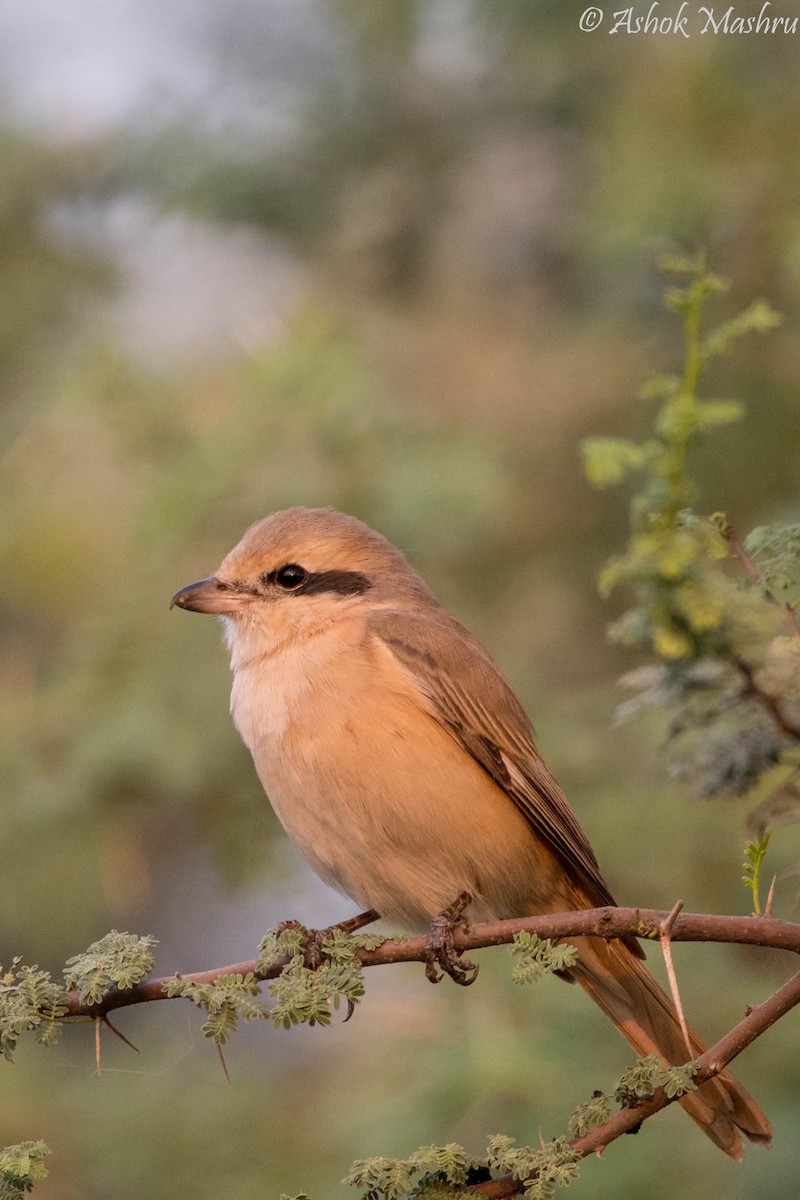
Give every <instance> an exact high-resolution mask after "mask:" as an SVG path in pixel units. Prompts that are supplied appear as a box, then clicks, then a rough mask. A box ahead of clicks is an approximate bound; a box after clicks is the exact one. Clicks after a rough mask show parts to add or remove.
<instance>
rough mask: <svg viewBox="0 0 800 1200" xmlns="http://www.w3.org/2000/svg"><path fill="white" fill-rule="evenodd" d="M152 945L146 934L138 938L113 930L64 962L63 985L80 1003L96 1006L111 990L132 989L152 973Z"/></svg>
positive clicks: (152, 941)
mask: <svg viewBox="0 0 800 1200" xmlns="http://www.w3.org/2000/svg"><path fill="white" fill-rule="evenodd" d="M155 945H157V942H156V939H155V938H153V937H150V935H149V934H146V935H145V936H144V937H139V936H138V935H137V934H135V933H117V931H116V929H112V930H111V932H110V933H107V934H106V935H105V937H102V938H100V940H99V941H97V942H92V944H91V946H90V947H89V948H88V950H85V951H84V952H83V954H76V955H75V956H74V957H73V958H68V959H67V968H66V970H65V972H64V983H65V984H66V986H67V987H68V988H70V989H72V988H74V989H75V990H76V991H77V993H78V999H79V1000H80V1001H81V1003H82V1004H99V1003H100V1001H101V1000H102V999H103V997H104V996H105V994H106V993H107V992H109V991H110V990H111V989H112V988H118V989H120V990H127V989H128V988H132V987H134V986H135V985H136V984H137V983H139V982H140V981H141V980H142V979H144V977H145V975H147V974H148V973H149V972H150V971H152V969H153V963H154V961H155V959H154V958H153V955H152V953H151V949H150V948H151V946H155Z"/></svg>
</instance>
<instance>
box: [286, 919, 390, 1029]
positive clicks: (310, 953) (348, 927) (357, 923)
mask: <svg viewBox="0 0 800 1200" xmlns="http://www.w3.org/2000/svg"><path fill="white" fill-rule="evenodd" d="M379 920H380V913H378V912H376V911H375V909H374V908H371V909H369V910H368V911H367V912H362V913H359V914H358V916H355V917H350V918H349V920H347V921H340V922H339V923H338V925H329V926H328V927H327V928H326V929H306V927H305V925H301V924H300V922H299V921H281V923H280V925H279V926H278V927H277V929H276V931H275V932H276V933H278V934H280V933H283V931H284V930H285V929H299V930H301V931H302V932H303V934H304V935H305V936H304V939H303V956H304V958H305V965H306V966H307V967H308V968H309V970H311V971H316V970H317V969H318V968H319V967H320V966H321V965H322V959H323V957H324V953H325V952H324V946H325V942H327V941H329V940H330V938H331V936H332V935H333V934H334V933H335V932H336V931H337V930H341V931H342V932H343V933H355V932H356V931H357V930H359V929H363V928H364V926H365V925H371V924H372V923H373V921H379ZM351 1016H352V1013H350V1012H348V1015H347V1018H346V1019H347V1020H349V1019H350V1017H351Z"/></svg>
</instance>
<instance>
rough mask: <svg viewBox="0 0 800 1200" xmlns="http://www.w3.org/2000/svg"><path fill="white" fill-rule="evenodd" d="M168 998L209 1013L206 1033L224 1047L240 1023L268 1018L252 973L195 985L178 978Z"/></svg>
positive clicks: (205, 1025)
mask: <svg viewBox="0 0 800 1200" xmlns="http://www.w3.org/2000/svg"><path fill="white" fill-rule="evenodd" d="M166 992H167V995H168V996H183V997H185V998H186V999H187V1000H191V1001H192V1003H194V1004H196V1005H197V1006H198V1007H199V1008H204V1009H205V1010H206V1013H207V1014H208V1016H207V1019H206V1021H205V1022H204V1024H203V1033H204V1034H205V1036H206V1037H207V1038H211V1040H212V1041H213V1042H215V1043H216V1044H217V1045H218V1046H224V1045H225V1043H226V1042H227V1041H229V1039H230V1037H231V1036H232V1034H234V1033H235V1032H236V1029H237V1027H238V1024H239V1020H240V1019H241V1020H244V1021H255V1020H260V1019H262V1018H264V1017H266V1016H267V1012H266V1009H265V1008H264V1006H263V1005H262V1004H261V1002H260V1000H259V999H258V997H260V995H261V990H260V987H259V984H258V980H257V979H256V977H255V975H254V974H253V972H252V971H248V973H247V974H246V975H240V974H234V975H218V976H217V978H216V979H215V980H214V981H213V983H194V982H192V981H191V980H188V979H184V978H183V977H182V976H181V975H176V976H175V977H174V979H171V980H170V981H169V983H168V984H167V985H166Z"/></svg>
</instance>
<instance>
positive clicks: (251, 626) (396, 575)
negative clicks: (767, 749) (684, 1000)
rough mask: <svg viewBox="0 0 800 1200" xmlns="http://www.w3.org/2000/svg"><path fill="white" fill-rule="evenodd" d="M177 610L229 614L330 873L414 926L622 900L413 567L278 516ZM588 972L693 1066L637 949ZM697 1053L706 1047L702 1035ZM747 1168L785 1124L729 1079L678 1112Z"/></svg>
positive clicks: (583, 965)
mask: <svg viewBox="0 0 800 1200" xmlns="http://www.w3.org/2000/svg"><path fill="white" fill-rule="evenodd" d="M173 602H174V603H177V604H179V605H180V606H182V607H186V608H190V609H194V610H196V611H201V612H213V613H217V614H220V615H222V616H223V617H224V619H225V621H226V625H227V638H228V642H229V645H230V648H231V664H232V667H233V670H234V684H233V690H232V694H231V710H232V713H233V717H234V721H235V723H236V725H237V728H238V729H239V731H240V733H241V735H242V737H243V739H244V741H245V743H246V744H247V746H248V748H249V749H250V751H251V753H252V755H253V760H254V762H255V765H256V769H257V771H258V773H259V776H260V778H261V781H262V783H263V785H264V788H265V790H266V792H267V794H268V796H269V797H270V799H271V801H272V804H273V807H274V808H275V811H276V812H277V814H278V816H279V818H280V820H281V822H282V823H283V825H284V827H285V828H286V830H287V832H288V833H289V835H290V836H291V837H292V838H293V840H294V841H295V842H296V843H297V845H298V846H299V848H300V850H301V851H302V852H303V854H304V855H305V856H306V858H307V859H308V861H309V863H310V864H311V866H312V867H313V868H314V869H315V870H316V871H317V872H318V873H319V874H320V875H321V877H322V878H323V879H325V880H326V881H327V882H329V883H331V884H332V885H333V886H335V887H337V888H339V889H340V890H341V891H343V892H345V893H346V894H347V895H349V896H351V897H352V898H353V899H354V900H356V901H357V902H358V903H359V904H361V905H363V906H364V907H365V908H374V909H377V910H378V911H379V912H380V913H382V915H383V916H385V917H386V918H387V919H389V920H392V921H393V922H396V923H397V924H398V925H400V926H402V927H405V928H409V929H410V928H424V927H425V926H426V925H428V924H429V923H430V921H431V920H432V918H434V917H435V916H436V915H437V914H438V913H440V912H441V911H442V910H443V909H445V908H446V907H447V906H448V905H449V904H451V903H452V901H454V900H455V899H456V897H457V896H459V895H460V894H461V893H463V892H468V893H469V894H470V895H471V896H472V897H473V900H472V903H471V905H470V908H469V916H470V917H471V918H472V919H473V920H480V919H489V918H508V917H515V916H523V915H533V914H537V913H546V912H558V911H567V910H571V909H578V908H593V907H596V906H598V905H607V904H613V903H614V900H613V898H612V896H611V893H610V891H609V889H608V887H607V885H606V883H605V881H604V879H603V877H602V875H601V873H600V868H599V866H598V863H597V859H596V858H595V855H594V853H593V851H592V848H591V846H590V845H589V842H588V840H587V838H586V836H585V834H584V833H583V830H582V829H581V827H580V825H579V824H578V821H577V819H576V818H575V815H574V814H573V812H572V810H571V808H570V806H569V804H568V803H567V800H566V798H565V796H564V794H563V792H562V791H561V789H560V788H559V786H558V784H557V783H556V781H555V780H554V779H553V777H552V775H551V774H550V772H549V770H548V769H547V767H546V765H545V764H544V762H543V761H542V759H541V757H540V755H539V753H538V751H537V748H536V744H535V740H534V735H533V730H532V727H531V724H530V722H529V720H528V717H527V716H526V714H525V711H524V709H523V708H522V705H521V704H520V703H519V701H518V700H517V698H516V696H515V695H514V693H513V691H512V690H511V688H510V686H509V685H508V683H507V682H506V680H505V679H504V677H503V675H502V673H501V672H500V670H499V668H498V667H497V666H496V664H495V663H494V661H493V660H492V658H491V657H490V656H489V654H488V653H487V652H486V650H484V648H483V647H482V646H481V645H480V644H479V643H478V642H477V641H476V640H475V639H474V638H473V637H472V635H471V634H469V633H468V632H467V630H466V629H464V628H463V626H461V625H460V624H459V623H458V622H457V621H456V620H455V619H454V618H453V617H452V616H451V615H450V614H449V613H448V612H447V611H446V610H445V609H444V608H443V607H442V606H441V605H440V604H439V603H438V601H437V600H436V599H435V597H434V596H433V595H432V593H431V592H430V590H429V589H428V588H427V586H426V584H425V583H424V581H423V580H422V578H421V577H420V576H419V575H418V574H417V572H416V571H414V570H413V569H412V568H411V567H410V566H409V564H408V563H407V562H406V560H405V558H404V557H403V555H402V554H401V553H400V551H399V550H397V549H396V548H395V547H394V546H392V545H391V544H390V543H389V542H387V541H386V539H385V538H383V537H382V536H381V535H380V534H377V533H375V531H374V530H371V529H369V528H368V527H367V526H366V525H363V524H362V523H361V522H360V521H357V520H356V519H355V518H353V517H348V516H345V515H343V514H340V513H335V512H333V511H332V510H329V509H290V510H287V511H286V512H282V513H276V514H273V515H272V516H271V517H268V518H266V519H265V520H264V521H262V522H259V524H258V525H255V526H253V527H252V528H251V529H250V530H248V532H247V533H246V534H245V536H244V538H243V539H242V541H241V542H240V543H239V545H238V546H236V547H235V548H234V549H233V550H232V551H231V553H230V554H229V555H228V556H227V557H226V559H225V560H224V562H223V563H222V565H221V567H220V569H219V571H218V573H217V575H216V576H212V577H210V578H209V579H207V580H201V581H200V582H199V583H198V584H192V585H189V586H188V587H187V588H184V589H182V590H181V591H180V592H179V593H177V595H176V597H174V600H173ZM575 945H576V946H577V948H578V953H579V962H578V964H577V966H576V967H575V968H573V970H572V975H573V976H574V978H575V979H576V980H577V982H578V983H580V984H581V986H582V987H583V988H584V989H585V990H586V991H587V992H588V994H589V995H590V996H591V997H592V999H593V1000H594V1001H595V1002H596V1003H597V1004H598V1005H599V1006H600V1008H601V1009H602V1010H603V1011H604V1012H605V1013H606V1014H607V1015H608V1016H609V1017H610V1019H611V1020H612V1021H613V1022H614V1024H615V1025H616V1026H617V1028H618V1029H619V1030H620V1031H621V1032H622V1033H623V1035H624V1036H625V1037H626V1038H627V1039H628V1041H629V1042H630V1043H631V1045H632V1046H633V1047H634V1048H635V1049H636V1051H637V1053H639V1054H650V1053H652V1054H656V1055H658V1056H659V1057H660V1058H662V1059H663V1060H664V1061H666V1062H668V1063H671V1064H679V1063H682V1062H684V1061H686V1059H687V1057H688V1054H687V1050H686V1046H685V1045H684V1042H683V1036H682V1033H681V1030H680V1027H679V1024H678V1020H677V1017H676V1014H675V1011H674V1008H673V1006H672V1003H671V1001H670V1000H669V999H668V998H667V997H666V995H665V994H664V993H663V991H662V990H661V989H660V988H659V986H658V985H657V984H656V982H655V980H653V979H652V977H651V976H650V975H649V973H648V972H647V970H646V968H645V967H644V965H643V964H642V962H641V958H642V957H643V956H642V951H641V949H640V947H639V944H638V942H637V941H636V940H635V939H633V938H630V939H626V940H625V941H622V942H612V943H606V942H604V941H602V940H601V939H598V938H580V939H575ZM692 1039H693V1047H694V1052H695V1054H699V1053H701V1052H702V1049H703V1046H702V1043H701V1042H700V1040H699V1039H698V1038H697V1037H696V1035H694V1034H693V1035H692ZM681 1103H682V1104H683V1107H684V1108H685V1109H686V1111H687V1112H688V1113H689V1114H690V1115H691V1116H692V1117H693V1118H694V1120H695V1121H696V1122H697V1123H698V1125H700V1127H701V1128H702V1129H703V1131H704V1132H705V1133H706V1134H707V1135H708V1136H709V1137H710V1138H712V1140H713V1141H714V1142H715V1143H716V1144H717V1145H718V1146H719V1147H720V1148H721V1149H722V1150H724V1151H725V1153H726V1154H729V1155H731V1156H732V1157H734V1158H740V1157H741V1155H742V1139H741V1136H740V1134H742V1133H743V1134H744V1135H745V1136H746V1137H748V1138H750V1139H751V1140H752V1141H754V1142H760V1143H762V1144H765V1145H768V1144H769V1142H770V1138H771V1132H772V1131H771V1128H770V1125H769V1122H768V1121H767V1119H766V1117H765V1116H764V1114H763V1113H762V1112H761V1110H760V1109H759V1107H758V1105H757V1104H756V1103H755V1101H753V1100H752V1098H751V1097H750V1096H749V1095H748V1093H747V1092H746V1091H745V1090H744V1088H742V1087H741V1085H740V1084H739V1083H738V1082H737V1081H736V1080H735V1079H734V1078H733V1076H731V1075H730V1074H729V1073H728V1072H725V1073H723V1074H722V1075H721V1076H719V1077H718V1078H717V1079H715V1080H713V1081H710V1082H708V1083H706V1084H704V1085H703V1086H702V1087H701V1088H699V1089H698V1091H696V1092H694V1093H691V1094H690V1095H688V1096H686V1097H684V1098H683V1099H682V1101H681Z"/></svg>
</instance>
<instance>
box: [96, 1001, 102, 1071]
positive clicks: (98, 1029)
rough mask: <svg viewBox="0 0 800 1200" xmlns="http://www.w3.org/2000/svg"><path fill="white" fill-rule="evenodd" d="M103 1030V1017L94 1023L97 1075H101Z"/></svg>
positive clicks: (97, 1018)
mask: <svg viewBox="0 0 800 1200" xmlns="http://www.w3.org/2000/svg"><path fill="white" fill-rule="evenodd" d="M102 1029H103V1016H102V1015H101V1016H99V1017H95V1021H94V1061H95V1062H96V1063H97V1074H98V1075H100V1074H101V1071H100V1040H101V1033H102Z"/></svg>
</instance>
